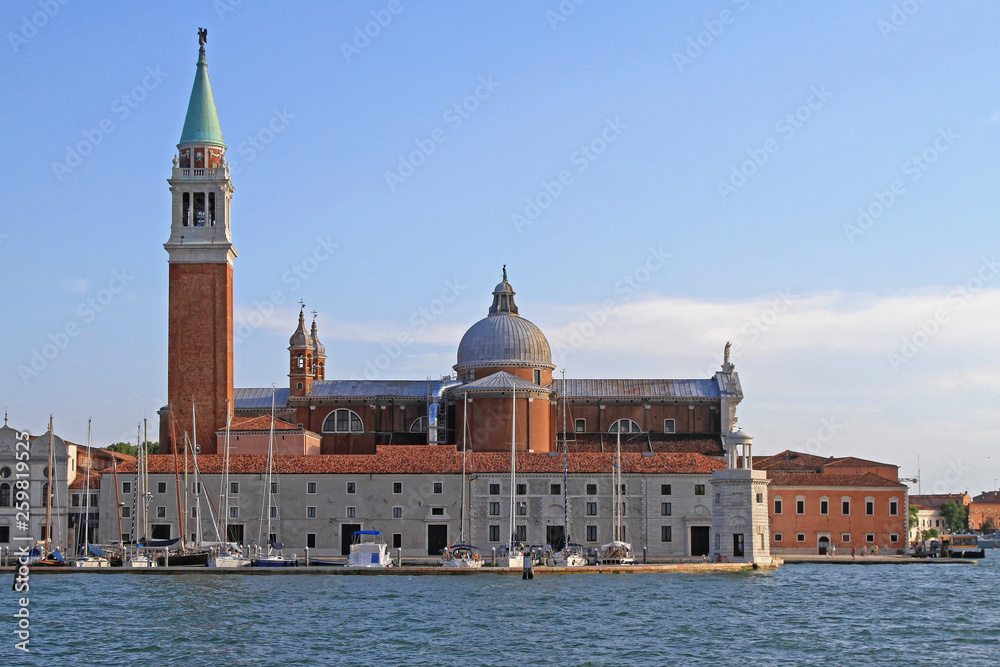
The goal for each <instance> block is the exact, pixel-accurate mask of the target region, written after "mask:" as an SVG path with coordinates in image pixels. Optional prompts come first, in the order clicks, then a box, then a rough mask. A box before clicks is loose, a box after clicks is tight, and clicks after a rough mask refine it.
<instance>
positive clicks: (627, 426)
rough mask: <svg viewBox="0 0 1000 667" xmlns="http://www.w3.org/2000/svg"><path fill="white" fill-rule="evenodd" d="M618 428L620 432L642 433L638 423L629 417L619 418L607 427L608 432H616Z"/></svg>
mask: <svg viewBox="0 0 1000 667" xmlns="http://www.w3.org/2000/svg"><path fill="white" fill-rule="evenodd" d="M619 429H621V432H622V433H642V429H640V428H639V425H638V424H636V423H635V422H634V421H632V420H631V419H619V420H618V421H616V422H615V423H614V424H612V425H611V428H609V429H608V433H618V430H619Z"/></svg>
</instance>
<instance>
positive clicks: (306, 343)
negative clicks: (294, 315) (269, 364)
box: [288, 304, 316, 396]
mask: <svg viewBox="0 0 1000 667" xmlns="http://www.w3.org/2000/svg"><path fill="white" fill-rule="evenodd" d="M315 330H316V324H315V323H313V331H315ZM315 354H316V346H315V344H314V343H313V338H312V336H310V335H309V334H308V333H307V332H306V307H305V304H302V307H301V308H300V309H299V326H298V327H297V328H296V329H295V333H293V334H292V337H291V338H289V339H288V364H289V365H288V379H289V390H290V394H291V395H292V396H305V395H307V394H308V393H309V392H311V391H312V388H313V380H314V379H315V378H316V369H315V362H316V360H315Z"/></svg>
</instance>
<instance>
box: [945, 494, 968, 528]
mask: <svg viewBox="0 0 1000 667" xmlns="http://www.w3.org/2000/svg"><path fill="white" fill-rule="evenodd" d="M941 516H943V517H944V525H945V527H947V528H948V530H950V531H951V532H953V533H961V532H963V531H965V530H967V527H968V525H969V524H968V521H969V513H968V511H967V510H966V509H965V505H959V504H958V503H955V502H950V501H949V502H947V503H942V504H941Z"/></svg>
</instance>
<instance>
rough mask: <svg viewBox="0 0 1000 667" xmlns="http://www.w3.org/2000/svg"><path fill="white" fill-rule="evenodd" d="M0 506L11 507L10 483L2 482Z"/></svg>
mask: <svg viewBox="0 0 1000 667" xmlns="http://www.w3.org/2000/svg"><path fill="white" fill-rule="evenodd" d="M0 507H10V484H7V483H6V482H4V483H3V484H0Z"/></svg>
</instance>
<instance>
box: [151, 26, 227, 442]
mask: <svg viewBox="0 0 1000 667" xmlns="http://www.w3.org/2000/svg"><path fill="white" fill-rule="evenodd" d="M207 40H208V31H207V30H204V29H199V30H198V46H199V49H198V64H197V69H196V70H195V77H194V86H193V87H192V89H191V98H190V100H189V101H188V109H187V115H186V116H185V118H184V128H183V130H182V131H181V139H180V142H179V143H178V144H177V155H176V156H174V159H173V169H172V170H171V174H170V178H169V179H168V180H167V183H169V184H170V192H171V203H172V208H171V211H172V213H171V222H170V238H169V240H168V241H167V242H166V243H165V244H164V245H163V247H164V248H165V249H166V251H167V257H168V259H167V261H168V263H169V267H170V278H169V282H170V306H169V332H168V344H167V345H168V351H167V356H168V361H167V365H168V375H167V397H168V401H169V412H171V413H172V414H173V419H174V428H173V429H170V428H167V429H166V430H165V432H166V433H167V434H168V441H169V447H168V448H167V450H166V451H168V452H170V451H174V450H173V447H174V445H175V444H176V443H173V442H172V440H171V439H172V437H173V434H174V433H176V437H177V439H178V440H181V439H182V438H183V434H184V433H185V432H187V433H188V434H189V435H190V436H191V437H192V439H193V441H194V442H197V443H198V444H199V445H201V447H202V450H201V451H202V453H205V454H213V453H215V451H216V442H215V431H216V430H217V429H218V428H220V427H222V426H223V425H224V424H225V423H226V409H227V408H226V406H227V401H228V405H232V404H233V260H235V259H236V254H237V253H236V248H234V247H233V243H232V236H231V233H230V227H229V213H230V208H229V204H230V200H231V199H232V196H233V192H235V189H234V188H233V184H232V181H231V180H230V175H229V166H228V165H227V164H226V143H225V141H224V140H223V138H222V128H221V127H220V125H219V116H218V113H217V111H216V108H215V97H214V96H213V95H212V86H211V84H210V83H209V80H208V62H207V61H206V60H205V42H206V41H207ZM192 402H193V403H194V406H195V409H196V411H197V423H198V428H199V429H201V430H199V431H198V432H197V433H195V432H194V423H193V421H194V420H193V419H192V410H191V404H192Z"/></svg>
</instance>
